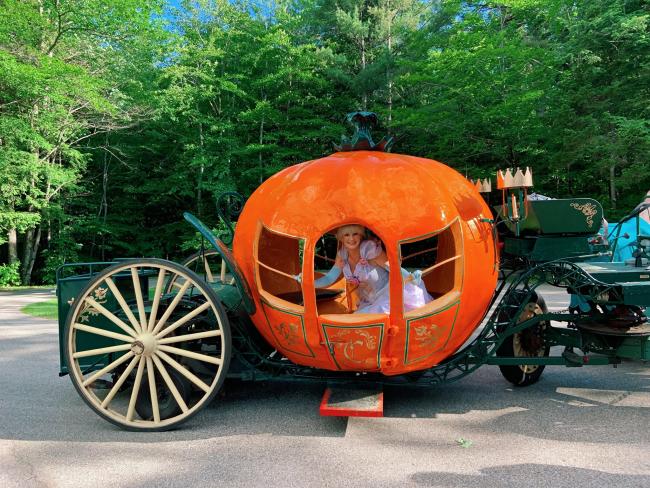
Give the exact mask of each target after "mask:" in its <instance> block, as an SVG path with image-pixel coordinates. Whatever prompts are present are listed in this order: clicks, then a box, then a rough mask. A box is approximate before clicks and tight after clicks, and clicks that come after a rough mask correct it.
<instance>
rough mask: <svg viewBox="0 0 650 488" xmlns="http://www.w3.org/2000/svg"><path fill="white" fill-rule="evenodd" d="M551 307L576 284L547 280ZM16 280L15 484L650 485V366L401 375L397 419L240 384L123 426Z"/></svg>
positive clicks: (10, 362)
mask: <svg viewBox="0 0 650 488" xmlns="http://www.w3.org/2000/svg"><path fill="white" fill-rule="evenodd" d="M544 296H545V297H546V299H547V303H548V304H549V306H550V308H551V309H561V308H565V307H566V295H565V294H564V293H562V292H561V291H554V290H550V289H549V290H544ZM51 297H53V294H52V293H51V292H49V291H47V290H38V291H36V292H29V291H26V292H21V293H12V294H8V293H3V292H0V368H1V369H0V486H2V487H3V488H9V487H14V486H15V487H31V486H34V487H40V486H45V487H60V486H61V487H64V486H65V487H67V486H74V487H85V486H92V487H97V488H100V487H139V486H145V485H146V486H154V487H155V486H166V487H167V486H168V487H183V488H187V487H194V486H211V487H212V486H219V487H239V486H245V487H249V486H250V487H258V486H259V487H262V486H263V487H275V486H277V487H294V486H295V487H312V486H313V487H330V486H331V487H367V486H373V487H488V486H489V487H501V486H503V487H521V486H535V487H537V486H553V487H564V486H567V487H568V486H571V487H572V488H575V487H576V486H594V485H596V484H598V485H602V486H607V487H608V488H609V487H641V486H650V430H649V428H648V426H649V424H650V422H649V420H650V366H649V365H644V364H642V363H638V362H625V363H623V364H622V365H620V366H619V367H618V368H617V369H614V368H612V367H606V366H598V367H583V368H564V367H547V368H546V371H545V372H544V374H543V375H542V379H541V380H540V382H539V383H537V384H535V385H533V386H530V387H527V388H514V387H512V386H511V385H510V384H509V383H507V382H506V381H505V380H504V379H503V378H502V376H501V374H500V373H499V370H498V368H497V367H491V366H484V367H481V368H480V369H479V370H478V371H476V372H475V373H473V374H471V375H469V376H468V377H466V378H464V379H462V380H460V381H458V382H456V383H451V384H447V385H442V386H439V387H436V388H431V389H423V390H411V389H403V388H394V387H393V388H387V389H386V390H385V392H384V393H385V397H384V403H385V407H384V415H385V416H384V418H350V419H345V418H332V417H320V416H319V415H318V405H319V403H320V400H321V397H322V394H323V386H322V385H319V384H295V383H275V382H271V383H256V384H242V383H226V387H225V390H224V393H223V395H221V396H220V397H219V398H218V399H217V400H216V401H215V402H214V403H213V404H212V405H210V406H209V407H207V408H206V409H204V410H203V411H202V412H201V413H199V415H197V416H196V417H194V418H193V419H192V420H191V421H190V422H188V423H187V424H184V425H183V426H182V427H181V428H180V429H178V430H175V431H171V432H161V433H134V432H126V431H122V430H120V429H119V428H117V427H115V426H113V425H112V424H109V423H107V422H106V421H104V420H102V419H101V418H99V417H98V416H96V415H95V414H94V413H93V412H92V411H91V410H90V409H89V408H88V407H87V406H86V405H85V403H83V401H82V400H81V398H80V397H79V396H78V395H77V393H76V391H75V390H74V388H73V386H72V383H71V382H70V379H69V378H67V377H64V378H59V377H58V371H59V354H58V332H57V324H56V322H55V321H51V320H44V319H37V318H32V317H27V316H25V315H23V314H22V313H20V308H21V307H22V306H24V305H25V304H27V303H31V302H35V301H41V300H46V299H48V298H51Z"/></svg>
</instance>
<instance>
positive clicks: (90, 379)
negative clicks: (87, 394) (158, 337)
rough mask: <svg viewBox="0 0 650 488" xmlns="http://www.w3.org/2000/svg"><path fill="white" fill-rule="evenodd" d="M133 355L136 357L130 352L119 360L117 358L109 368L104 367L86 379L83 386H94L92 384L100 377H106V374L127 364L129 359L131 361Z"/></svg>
mask: <svg viewBox="0 0 650 488" xmlns="http://www.w3.org/2000/svg"><path fill="white" fill-rule="evenodd" d="M133 355H134V354H133V352H131V351H129V352H127V353H126V354H124V355H122V356H120V357H119V358H117V359H116V360H115V361H113V362H112V363H110V364H108V365H107V366H104V367H103V368H102V369H100V370H99V371H96V372H95V373H93V374H92V375H91V376H90V377H88V378H86V379H85V380H84V381H83V383H82V385H83V386H88V385H90V384H92V383H93V382H94V381H95V380H96V379H97V378H99V377H100V376H102V375H105V374H106V373H108V372H110V371H112V370H114V369H115V368H117V367H118V366H119V365H120V364H122V363H123V362H125V361H126V360H127V359H129V358H130V357H132V356H133Z"/></svg>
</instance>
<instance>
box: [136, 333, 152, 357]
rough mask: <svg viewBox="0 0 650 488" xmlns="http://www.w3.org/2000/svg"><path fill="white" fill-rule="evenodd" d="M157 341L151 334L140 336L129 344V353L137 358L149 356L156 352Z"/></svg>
mask: <svg viewBox="0 0 650 488" xmlns="http://www.w3.org/2000/svg"><path fill="white" fill-rule="evenodd" d="M156 346H157V341H156V338H155V337H154V335H153V334H151V333H145V334H140V335H139V336H138V337H137V338H136V340H135V341H133V343H132V344H131V351H132V352H133V354H135V355H137V356H145V357H149V356H151V355H152V354H153V353H154V351H155V350H156Z"/></svg>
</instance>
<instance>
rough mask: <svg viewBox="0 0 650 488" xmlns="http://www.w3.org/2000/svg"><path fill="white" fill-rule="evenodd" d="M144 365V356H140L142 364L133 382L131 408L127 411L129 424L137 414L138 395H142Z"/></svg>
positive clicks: (140, 363)
mask: <svg viewBox="0 0 650 488" xmlns="http://www.w3.org/2000/svg"><path fill="white" fill-rule="evenodd" d="M144 363H145V360H144V356H140V362H139V363H138V372H137V373H136V374H135V380H134V381H133V390H132V391H131V398H130V399H129V408H128V410H127V411H126V420H127V421H128V422H130V421H131V420H133V414H134V413H135V402H136V401H137V399H138V393H140V386H141V385H142V374H143V373H144Z"/></svg>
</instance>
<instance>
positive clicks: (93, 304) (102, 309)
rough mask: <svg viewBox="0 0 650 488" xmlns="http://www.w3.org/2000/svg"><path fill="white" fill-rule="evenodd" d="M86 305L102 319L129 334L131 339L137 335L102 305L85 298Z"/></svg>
mask: <svg viewBox="0 0 650 488" xmlns="http://www.w3.org/2000/svg"><path fill="white" fill-rule="evenodd" d="M86 303H88V304H89V305H90V306H91V307H93V308H94V309H95V310H97V311H98V312H99V313H101V314H102V315H103V316H104V317H106V318H107V319H108V320H110V321H111V322H113V323H114V324H115V325H117V326H118V327H119V328H120V329H122V330H123V331H124V332H126V333H127V334H129V335H130V336H131V337H135V336H136V335H137V334H136V332H135V331H134V330H133V329H132V328H131V327H129V326H128V325H126V324H125V323H124V322H123V321H122V320H120V319H119V318H117V317H116V316H115V315H113V313H112V312H110V311H109V310H108V309H106V308H105V307H104V306H103V305H100V304H99V303H97V302H96V301H95V300H93V299H92V298H90V297H87V298H86ZM136 330H137V329H136Z"/></svg>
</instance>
